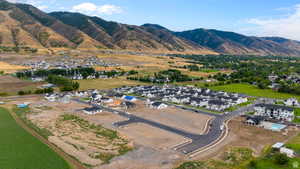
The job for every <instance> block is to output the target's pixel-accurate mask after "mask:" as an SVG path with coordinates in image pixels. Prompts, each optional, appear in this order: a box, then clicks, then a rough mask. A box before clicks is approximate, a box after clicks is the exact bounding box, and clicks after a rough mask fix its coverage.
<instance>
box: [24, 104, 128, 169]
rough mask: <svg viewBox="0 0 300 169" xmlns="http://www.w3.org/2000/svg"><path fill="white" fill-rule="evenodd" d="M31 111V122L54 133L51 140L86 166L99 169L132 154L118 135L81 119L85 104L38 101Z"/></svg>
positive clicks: (29, 116) (124, 140) (126, 143)
mask: <svg viewBox="0 0 300 169" xmlns="http://www.w3.org/2000/svg"><path fill="white" fill-rule="evenodd" d="M46 106H47V107H46ZM31 107H32V110H33V111H32V112H31V113H29V114H28V115H27V116H28V118H29V119H30V120H31V121H32V122H33V123H34V124H35V125H37V126H38V127H39V128H41V129H43V130H47V131H49V132H50V133H51V135H50V136H49V137H48V140H49V141H50V142H52V143H53V144H55V145H57V146H58V147H59V148H61V149H62V150H63V151H64V152H66V153H67V154H69V155H71V156H72V157H75V158H76V159H78V160H79V161H80V162H81V163H83V164H86V165H88V166H93V167H96V166H99V165H101V164H104V163H108V162H109V161H110V160H111V159H112V158H114V157H115V156H118V155H123V154H124V153H126V152H127V151H129V150H131V147H132V146H131V144H130V143H129V142H128V141H127V140H126V139H124V138H123V137H121V136H119V135H118V133H117V132H116V131H114V130H110V129H107V128H104V127H102V123H101V125H100V124H99V123H98V124H96V123H93V122H90V121H88V120H86V119H84V118H82V117H81V116H80V114H81V113H82V112H80V111H79V110H80V109H82V108H84V107H86V105H84V104H78V103H76V102H71V103H69V104H61V103H55V102H53V103H49V102H46V101H39V102H35V103H32V104H31ZM91 117H95V116H91ZM110 120H111V119H110Z"/></svg>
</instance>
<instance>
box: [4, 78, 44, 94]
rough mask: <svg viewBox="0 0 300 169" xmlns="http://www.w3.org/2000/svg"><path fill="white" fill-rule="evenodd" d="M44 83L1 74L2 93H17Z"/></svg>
mask: <svg viewBox="0 0 300 169" xmlns="http://www.w3.org/2000/svg"><path fill="white" fill-rule="evenodd" d="M39 85H42V83H40V82H38V83H34V82H29V81H24V80H20V79H18V78H16V77H12V76H0V93H2V95H5V94H7V95H16V94H17V92H18V91H20V90H23V91H27V90H34V89H36V88H37V87H38V86H39Z"/></svg>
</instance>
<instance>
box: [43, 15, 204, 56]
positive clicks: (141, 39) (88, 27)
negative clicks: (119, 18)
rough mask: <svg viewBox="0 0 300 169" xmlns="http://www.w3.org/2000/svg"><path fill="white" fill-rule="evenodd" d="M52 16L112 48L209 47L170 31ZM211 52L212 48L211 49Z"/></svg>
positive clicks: (178, 48)
mask: <svg viewBox="0 0 300 169" xmlns="http://www.w3.org/2000/svg"><path fill="white" fill-rule="evenodd" d="M49 15H51V16H53V17H55V18H56V19H58V20H60V21H61V22H63V23H64V24H67V25H70V26H72V27H75V28H77V29H79V30H81V31H82V32H84V33H86V34H87V35H89V36H90V37H92V38H93V39H95V40H97V41H99V42H101V43H103V44H104V45H105V46H106V47H108V48H112V49H126V50H138V51H145V50H146V51H155V50H156V51H161V52H166V51H179V52H180V51H181V52H184V51H201V50H203V51H205V50H207V49H205V48H203V47H201V46H200V45H197V44H192V43H190V42H188V41H186V40H184V39H182V38H178V37H176V36H174V35H173V34H172V33H170V32H169V31H165V30H159V29H152V28H150V27H149V26H147V25H144V26H135V25H126V24H120V23H117V22H108V21H105V20H103V19H101V18H99V17H90V16H86V15H83V14H80V13H70V12H53V13H50V14H49ZM207 51H208V50H207Z"/></svg>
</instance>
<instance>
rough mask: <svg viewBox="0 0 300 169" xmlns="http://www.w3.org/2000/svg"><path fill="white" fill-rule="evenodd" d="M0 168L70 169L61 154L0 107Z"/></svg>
mask: <svg viewBox="0 0 300 169" xmlns="http://www.w3.org/2000/svg"><path fill="white" fill-rule="evenodd" d="M0 133H1V139H0V152H1V154H0V159H1V160H0V168H7V169H9V168H18V169H28V168H32V169H33V168H43V169H58V168H59V169H69V168H70V166H69V165H68V164H67V162H66V161H64V160H63V159H62V158H61V157H60V156H59V155H57V154H56V153H55V152H54V151H52V150H51V149H50V148H49V147H48V146H46V145H45V144H43V143H42V142H40V141H39V140H38V139H37V138H35V137H33V136H32V135H30V134H29V133H27V132H26V131H25V130H24V129H23V128H21V127H20V126H19V125H17V123H16V122H15V121H14V119H13V118H12V117H11V115H10V114H9V112H8V110H6V109H4V108H0Z"/></svg>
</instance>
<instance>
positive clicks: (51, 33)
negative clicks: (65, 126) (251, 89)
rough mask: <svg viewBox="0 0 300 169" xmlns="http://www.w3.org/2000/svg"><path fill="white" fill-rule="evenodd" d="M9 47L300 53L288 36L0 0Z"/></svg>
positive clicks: (2, 37)
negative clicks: (179, 28)
mask: <svg viewBox="0 0 300 169" xmlns="http://www.w3.org/2000/svg"><path fill="white" fill-rule="evenodd" d="M6 47H10V48H13V49H16V48H22V47H30V48H36V49H40V50H49V51H54V50H53V49H57V48H58V49H79V50H82V49H88V50H99V49H115V50H130V51H141V52H155V53H193V54H218V53H224V54H241V55H243V54H247V55H248V54H253V55H288V56H300V42H297V41H293V40H289V39H284V38H278V37H263V38H260V37H249V36H244V35H241V34H237V33H234V32H224V31H218V30H207V29H195V30H191V31H184V32H173V31H171V30H169V29H167V28H165V27H162V26H160V25H155V24H144V25H142V26H136V25H127V24H121V23H117V22H112V21H106V20H103V19H101V18H99V17H91V16H87V15H83V14H80V13H71V12H53V13H49V14H47V13H45V12H43V11H41V10H39V9H38V8H35V7H34V6H31V5H26V4H18V3H16V4H15V3H9V2H7V1H5V0H0V51H2V50H1V49H3V48H6Z"/></svg>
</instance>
